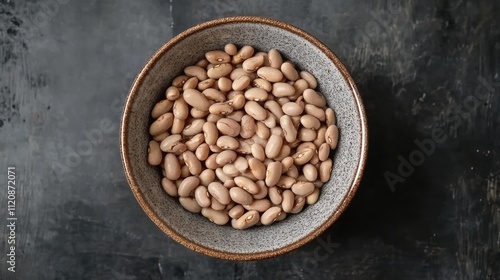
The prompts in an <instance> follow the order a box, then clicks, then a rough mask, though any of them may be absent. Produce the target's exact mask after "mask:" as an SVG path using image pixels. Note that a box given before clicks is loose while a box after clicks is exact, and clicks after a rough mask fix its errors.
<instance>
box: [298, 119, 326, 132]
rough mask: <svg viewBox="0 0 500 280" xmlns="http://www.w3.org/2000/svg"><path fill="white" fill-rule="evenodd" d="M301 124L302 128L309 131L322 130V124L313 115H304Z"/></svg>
mask: <svg viewBox="0 0 500 280" xmlns="http://www.w3.org/2000/svg"><path fill="white" fill-rule="evenodd" d="M300 123H301V124H302V126H304V127H305V128H308V129H312V130H317V129H319V128H320V126H321V123H320V122H319V120H318V119H317V118H315V117H314V116H311V115H303V116H302V117H300Z"/></svg>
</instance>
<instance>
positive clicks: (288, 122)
mask: <svg viewBox="0 0 500 280" xmlns="http://www.w3.org/2000/svg"><path fill="white" fill-rule="evenodd" d="M280 125H281V128H282V129H283V135H284V137H285V140H286V141H287V142H288V143H291V142H293V141H295V140H296V139H297V129H296V128H295V126H294V125H293V122H292V119H291V118H290V116H288V115H283V116H282V117H281V118H280Z"/></svg>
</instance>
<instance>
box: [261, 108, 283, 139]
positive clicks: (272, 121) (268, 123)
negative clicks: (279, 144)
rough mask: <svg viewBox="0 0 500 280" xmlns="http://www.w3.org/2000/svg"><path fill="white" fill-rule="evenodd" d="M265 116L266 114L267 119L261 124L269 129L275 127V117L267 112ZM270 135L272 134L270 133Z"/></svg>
mask: <svg viewBox="0 0 500 280" xmlns="http://www.w3.org/2000/svg"><path fill="white" fill-rule="evenodd" d="M266 114H267V118H266V119H265V120H263V121H262V122H263V123H264V124H265V125H266V126H267V127H269V128H270V129H272V128H274V127H276V117H275V116H274V115H273V114H271V113H269V112H267V113H266ZM271 134H272V133H271ZM280 134H281V133H280Z"/></svg>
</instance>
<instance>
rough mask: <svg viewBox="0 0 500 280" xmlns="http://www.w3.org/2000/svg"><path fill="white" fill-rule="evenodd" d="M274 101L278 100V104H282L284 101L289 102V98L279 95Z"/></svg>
mask: <svg viewBox="0 0 500 280" xmlns="http://www.w3.org/2000/svg"><path fill="white" fill-rule="evenodd" d="M276 101H277V102H278V104H280V106H283V105H285V104H286V103H288V102H290V98H288V97H280V98H278V99H276Z"/></svg>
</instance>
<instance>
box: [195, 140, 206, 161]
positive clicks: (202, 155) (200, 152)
mask: <svg viewBox="0 0 500 280" xmlns="http://www.w3.org/2000/svg"><path fill="white" fill-rule="evenodd" d="M194 154H195V155H196V157H197V158H198V159H199V160H202V161H203V160H206V159H207V158H208V156H209V155H210V148H209V147H208V144H207V143H202V144H200V145H199V146H198V148H196V151H195V153H194Z"/></svg>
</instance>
